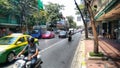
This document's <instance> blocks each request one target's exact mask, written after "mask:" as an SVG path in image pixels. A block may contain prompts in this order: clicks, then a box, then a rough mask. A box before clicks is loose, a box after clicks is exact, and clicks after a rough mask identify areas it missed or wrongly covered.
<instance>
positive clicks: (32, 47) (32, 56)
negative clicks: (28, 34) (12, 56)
mask: <svg viewBox="0 0 120 68" xmlns="http://www.w3.org/2000/svg"><path fill="white" fill-rule="evenodd" d="M25 50H28V61H31V65H30V67H31V68H34V65H35V62H36V61H37V55H38V52H39V50H38V47H37V44H35V43H34V38H28V45H27V46H25V47H24V49H23V50H22V51H21V52H20V53H19V54H18V55H17V57H19V56H20V55H22V54H23V53H24V52H25Z"/></svg>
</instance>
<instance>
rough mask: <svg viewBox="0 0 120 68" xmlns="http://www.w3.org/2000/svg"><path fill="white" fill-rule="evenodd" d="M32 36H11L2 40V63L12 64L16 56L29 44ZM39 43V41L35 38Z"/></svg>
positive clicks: (0, 46)
mask: <svg viewBox="0 0 120 68" xmlns="http://www.w3.org/2000/svg"><path fill="white" fill-rule="evenodd" d="M29 37H31V36H30V35H24V34H21V33H20V34H18V33H15V34H11V35H8V36H4V37H2V38H0V63H5V62H12V61H13V60H14V59H13V57H14V56H16V55H17V54H18V53H19V52H20V51H21V50H22V49H23V48H24V47H25V46H26V45H27V44H28V42H27V38H29ZM35 42H36V43H38V39H36V38H35Z"/></svg>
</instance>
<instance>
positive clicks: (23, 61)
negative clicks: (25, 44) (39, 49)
mask: <svg viewBox="0 0 120 68" xmlns="http://www.w3.org/2000/svg"><path fill="white" fill-rule="evenodd" d="M16 60H17V61H16V62H15V64H14V65H13V68H30V64H31V62H30V61H28V58H27V57H25V56H24V55H21V56H20V57H17V58H16ZM41 64H42V61H41V56H40V55H38V56H37V61H36V63H35V67H34V68H41Z"/></svg>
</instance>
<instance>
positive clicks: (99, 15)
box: [95, 0, 117, 20]
mask: <svg viewBox="0 0 120 68" xmlns="http://www.w3.org/2000/svg"><path fill="white" fill-rule="evenodd" d="M116 3H117V0H112V1H111V2H109V3H108V4H107V5H106V6H105V7H104V8H103V9H101V10H100V11H99V12H98V13H97V14H96V15H95V19H96V20H97V19H99V18H100V17H101V16H102V15H103V14H106V13H108V12H109V11H110V10H112V9H113V7H115V4H116Z"/></svg>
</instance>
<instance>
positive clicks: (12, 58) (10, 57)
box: [7, 52, 15, 62]
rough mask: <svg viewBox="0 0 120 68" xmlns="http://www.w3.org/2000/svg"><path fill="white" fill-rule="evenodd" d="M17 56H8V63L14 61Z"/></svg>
mask: <svg viewBox="0 0 120 68" xmlns="http://www.w3.org/2000/svg"><path fill="white" fill-rule="evenodd" d="M14 57H15V54H14V53H13V52H10V53H9V54H8V56H7V62H12V61H14Z"/></svg>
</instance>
